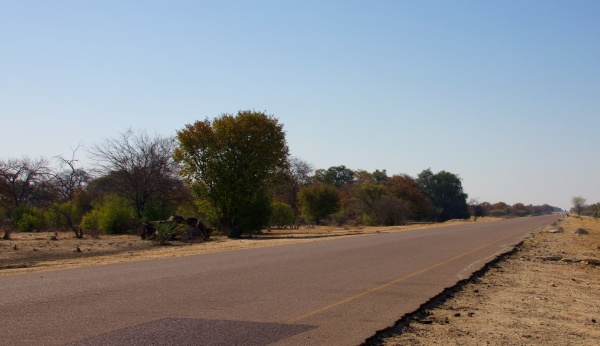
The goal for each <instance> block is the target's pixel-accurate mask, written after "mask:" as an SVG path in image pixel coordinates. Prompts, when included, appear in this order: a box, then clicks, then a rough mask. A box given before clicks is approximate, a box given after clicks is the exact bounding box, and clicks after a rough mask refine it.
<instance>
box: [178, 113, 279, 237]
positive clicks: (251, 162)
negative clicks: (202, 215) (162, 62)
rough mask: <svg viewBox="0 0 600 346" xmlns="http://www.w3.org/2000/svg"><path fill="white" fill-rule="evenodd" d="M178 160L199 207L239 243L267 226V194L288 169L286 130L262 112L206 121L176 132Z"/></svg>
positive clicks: (225, 116) (268, 213) (222, 116)
mask: <svg viewBox="0 0 600 346" xmlns="http://www.w3.org/2000/svg"><path fill="white" fill-rule="evenodd" d="M177 141H178V148H177V149H176V150H175V156H174V157H175V160H176V161H177V162H178V163H179V164H180V165H181V174H182V175H183V177H185V178H186V179H187V180H188V182H189V183H190V184H192V187H193V189H194V192H195V194H196V196H197V197H198V199H199V203H198V204H199V205H200V206H201V207H202V208H203V209H204V211H205V212H209V213H212V214H213V216H214V217H216V218H217V219H218V220H219V223H220V227H221V231H223V232H224V233H225V234H226V235H227V236H228V237H231V238H237V237H239V236H240V235H241V234H242V233H244V232H252V231H256V230H257V229H260V227H261V226H264V225H267V224H268V221H269V217H270V212H269V211H270V207H269V206H270V202H269V201H268V197H269V193H268V191H269V189H270V188H271V187H272V186H273V184H274V182H275V181H277V178H279V177H280V176H282V173H283V172H284V171H285V169H286V166H287V157H288V155H289V149H288V146H287V143H286V139H285V132H284V131H283V125H282V124H280V123H279V122H278V120H277V119H276V118H274V117H273V116H271V115H267V114H265V113H263V112H255V111H240V112H238V113H237V114H236V115H231V114H223V115H221V116H220V117H217V118H214V119H213V120H212V121H211V120H209V119H205V120H204V121H197V122H195V123H194V124H190V125H186V127H185V128H184V129H183V130H181V131H178V132H177Z"/></svg>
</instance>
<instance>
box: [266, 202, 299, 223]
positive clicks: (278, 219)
mask: <svg viewBox="0 0 600 346" xmlns="http://www.w3.org/2000/svg"><path fill="white" fill-rule="evenodd" d="M271 209H272V213H271V222H270V223H271V226H274V227H277V228H284V227H286V226H291V225H293V224H294V220H295V215H294V210H293V209H292V207H291V206H290V205H289V204H287V203H283V202H274V203H273V204H271Z"/></svg>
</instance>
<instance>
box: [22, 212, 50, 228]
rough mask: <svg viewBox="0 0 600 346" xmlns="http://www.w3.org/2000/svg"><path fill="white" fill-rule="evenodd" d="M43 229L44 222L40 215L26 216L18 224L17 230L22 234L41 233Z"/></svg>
mask: <svg viewBox="0 0 600 346" xmlns="http://www.w3.org/2000/svg"><path fill="white" fill-rule="evenodd" d="M42 227H44V220H43V219H42V217H41V216H40V215H39V213H36V214H24V215H23V216H22V217H21V220H19V222H18V223H17V228H18V229H19V231H21V232H32V231H39V230H41V229H42Z"/></svg>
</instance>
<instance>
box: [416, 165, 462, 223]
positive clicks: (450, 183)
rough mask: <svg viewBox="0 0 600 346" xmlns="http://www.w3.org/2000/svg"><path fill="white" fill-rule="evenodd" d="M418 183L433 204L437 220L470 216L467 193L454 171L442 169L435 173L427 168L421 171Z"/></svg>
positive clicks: (434, 215)
mask: <svg viewBox="0 0 600 346" xmlns="http://www.w3.org/2000/svg"><path fill="white" fill-rule="evenodd" d="M416 183H417V185H418V186H419V188H420V189H421V191H422V192H423V194H424V195H425V197H427V198H429V200H430V201H431V203H432V205H433V215H432V216H433V217H434V219H435V220H436V221H446V220H450V219H465V218H468V217H469V208H468V206H467V194H466V193H464V192H463V188H462V183H461V180H460V178H459V177H458V176H457V175H456V174H453V173H450V172H446V171H440V172H438V173H435V174H434V173H433V172H432V171H431V169H426V170H424V171H423V172H421V173H419V175H418V177H417V180H416Z"/></svg>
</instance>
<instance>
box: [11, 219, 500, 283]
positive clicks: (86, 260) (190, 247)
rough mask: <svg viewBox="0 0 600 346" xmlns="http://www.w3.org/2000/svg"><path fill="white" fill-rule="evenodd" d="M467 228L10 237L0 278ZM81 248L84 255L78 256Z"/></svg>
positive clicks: (326, 228)
mask: <svg viewBox="0 0 600 346" xmlns="http://www.w3.org/2000/svg"><path fill="white" fill-rule="evenodd" d="M495 220H497V219H493V218H482V219H479V220H478V221H477V222H486V221H487V222H489V221H495ZM465 222H469V221H465V220H451V221H448V222H445V223H443V224H418V225H415V224H413V225H408V226H395V227H358V228H348V227H314V228H301V229H299V230H272V231H269V232H267V231H264V232H263V233H262V234H258V235H253V236H252V237H246V238H242V239H229V238H227V237H224V236H213V237H211V239H210V240H209V241H207V242H200V243H183V242H175V241H172V242H170V243H169V245H168V246H157V245H156V244H154V243H153V242H152V241H148V240H141V239H140V237H138V236H135V235H100V236H99V237H98V238H93V237H90V236H84V238H83V239H77V238H75V237H74V235H73V233H70V232H59V233H54V232H34V233H20V232H16V233H12V235H11V239H10V240H0V275H11V274H17V273H23V272H30V271H45V270H55V269H60V268H67V267H80V266H90V265H102V264H107V263H116V262H125V261H135V260H144V259H151V258H160V257H174V256H187V255H194V254H201V253H209V252H218V251H230V250H236V249H243V248H252V247H263V246H278V245H285V244H291V243H299V242H309V241H321V240H329V239H335V238H337V237H340V236H357V235H362V234H369V233H374V232H402V231H407V230H414V229H419V228H430V227H443V226H447V225H454V224H457V223H465ZM78 248H79V250H80V251H77V249H78Z"/></svg>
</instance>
